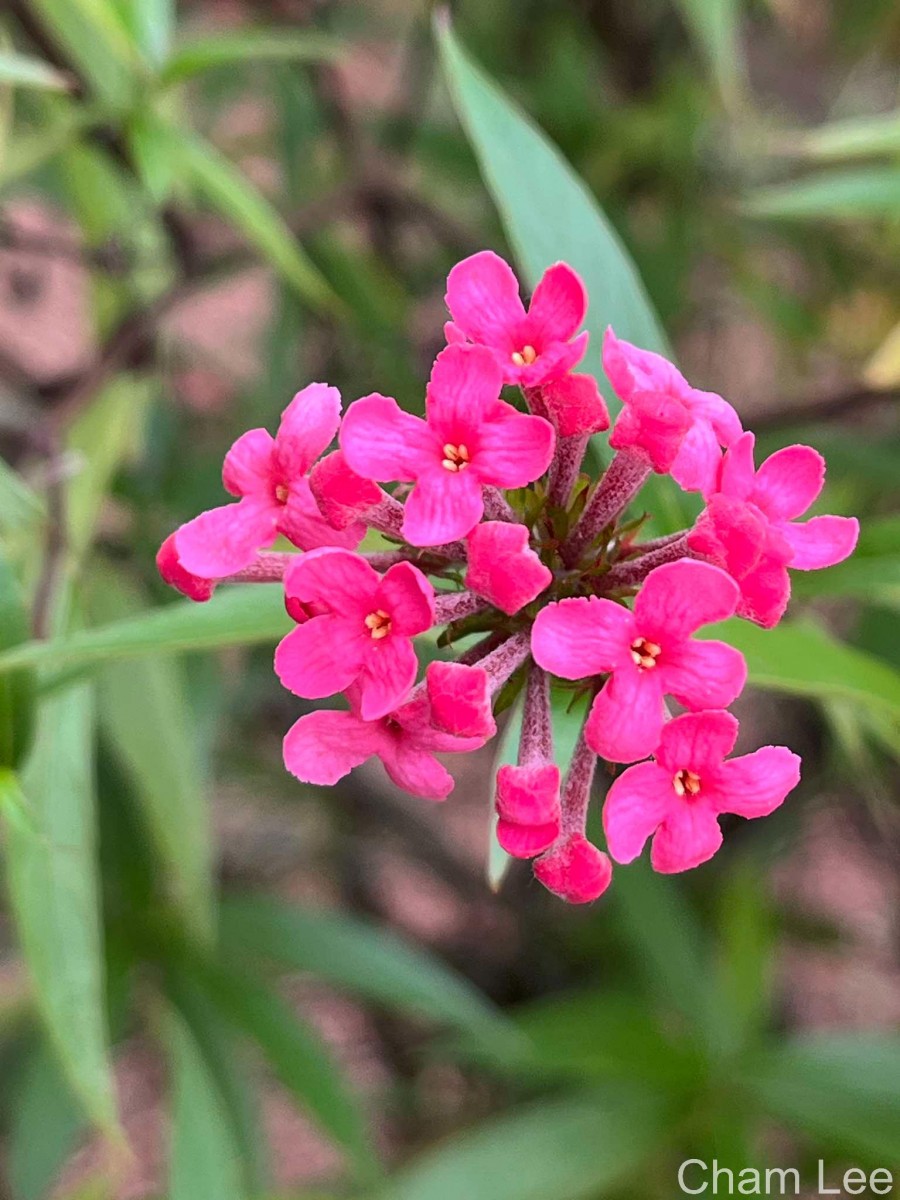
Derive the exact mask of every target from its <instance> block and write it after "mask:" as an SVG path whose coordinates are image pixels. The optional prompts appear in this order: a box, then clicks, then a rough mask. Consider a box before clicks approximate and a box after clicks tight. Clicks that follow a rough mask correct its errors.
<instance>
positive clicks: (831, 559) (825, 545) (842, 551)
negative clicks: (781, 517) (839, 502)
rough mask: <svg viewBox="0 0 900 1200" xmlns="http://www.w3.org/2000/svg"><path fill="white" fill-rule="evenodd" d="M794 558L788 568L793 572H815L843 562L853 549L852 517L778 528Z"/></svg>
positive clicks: (855, 533)
mask: <svg viewBox="0 0 900 1200" xmlns="http://www.w3.org/2000/svg"><path fill="white" fill-rule="evenodd" d="M778 529H779V531H780V532H781V533H782V534H783V535H784V536H785V537H786V538H787V540H788V542H789V543H790V546H791V548H792V550H793V551H794V556H793V558H792V559H791V561H790V562H789V563H788V566H789V567H791V568H792V569H793V570H796V571H816V570H818V569H819V568H820V567H833V566H834V564H835V563H839V562H843V561H844V559H845V558H848V557H849V556H850V555H851V554H852V553H853V551H854V550H855V549H856V543H857V540H858V538H859V521H857V519H856V518H855V517H812V518H811V519H810V520H809V521H791V522H787V521H786V522H784V523H783V524H779V525H778Z"/></svg>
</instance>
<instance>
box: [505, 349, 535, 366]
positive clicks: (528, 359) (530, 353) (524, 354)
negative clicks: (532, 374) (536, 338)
mask: <svg viewBox="0 0 900 1200" xmlns="http://www.w3.org/2000/svg"><path fill="white" fill-rule="evenodd" d="M537 356H538V355H537V350H535V348H534V346H523V347H522V349H521V350H514V351H513V353H512V355H511V357H512V360H513V362H514V363H515V364H516V366H517V367H530V366H531V364H532V363H533V362H534V361H535V359H536V358H537Z"/></svg>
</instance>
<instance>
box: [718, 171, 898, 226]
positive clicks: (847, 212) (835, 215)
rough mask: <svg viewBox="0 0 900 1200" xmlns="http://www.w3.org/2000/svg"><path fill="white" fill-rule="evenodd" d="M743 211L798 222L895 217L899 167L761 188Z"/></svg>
mask: <svg viewBox="0 0 900 1200" xmlns="http://www.w3.org/2000/svg"><path fill="white" fill-rule="evenodd" d="M742 210H743V212H744V213H746V214H747V215H748V216H751V217H765V218H770V219H776V220H796V221H810V220H813V221H817V220H822V219H824V218H830V219H834V220H845V219H853V218H867V217H894V216H897V214H898V213H900V167H871V168H869V169H867V170H854V171H851V170H847V171H822V172H820V173H819V174H818V175H813V176H811V177H809V178H806V179H798V180H795V181H794V182H792V183H781V184H776V185H774V186H772V187H765V188H759V189H758V190H756V191H755V192H752V193H751V194H750V195H749V196H748V197H747V199H746V200H745V201H744V203H743V205H742Z"/></svg>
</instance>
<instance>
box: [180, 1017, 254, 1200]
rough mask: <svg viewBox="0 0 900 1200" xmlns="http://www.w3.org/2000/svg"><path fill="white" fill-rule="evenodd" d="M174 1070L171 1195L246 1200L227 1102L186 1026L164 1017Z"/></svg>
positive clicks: (196, 1199)
mask: <svg viewBox="0 0 900 1200" xmlns="http://www.w3.org/2000/svg"><path fill="white" fill-rule="evenodd" d="M167 1024H168V1042H169V1057H170V1061H171V1070H172V1092H173V1098H172V1142H171V1151H170V1159H169V1200H244V1198H245V1197H249V1195H250V1193H249V1192H248V1191H247V1190H246V1188H245V1187H244V1185H243V1180H242V1170H241V1163H240V1159H239V1156H238V1155H237V1154H236V1152H235V1144H234V1140H233V1137H232V1130H231V1128H230V1125H229V1122H228V1117H227V1114H226V1110H225V1107H224V1105H223V1102H222V1098H221V1097H220V1095H219V1093H218V1090H217V1088H216V1084H215V1080H214V1079H213V1077H212V1076H211V1075H210V1073H209V1071H208V1070H207V1068H206V1063H205V1061H204V1058H203V1055H202V1054H201V1052H200V1049H199V1047H198V1046H197V1044H196V1043H195V1042H194V1039H193V1037H192V1035H191V1031H190V1029H189V1028H188V1027H187V1026H186V1025H185V1024H184V1023H183V1022H182V1021H181V1020H180V1019H179V1018H177V1017H175V1016H174V1014H173V1015H171V1016H170V1018H169V1020H168V1022H167Z"/></svg>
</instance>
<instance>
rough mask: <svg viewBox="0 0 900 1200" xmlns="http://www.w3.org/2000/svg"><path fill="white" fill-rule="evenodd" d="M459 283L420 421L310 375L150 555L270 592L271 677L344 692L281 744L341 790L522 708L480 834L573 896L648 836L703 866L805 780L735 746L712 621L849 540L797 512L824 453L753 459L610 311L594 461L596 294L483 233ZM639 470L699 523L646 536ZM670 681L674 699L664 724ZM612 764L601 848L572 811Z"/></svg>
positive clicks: (832, 557)
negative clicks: (576, 709)
mask: <svg viewBox="0 0 900 1200" xmlns="http://www.w3.org/2000/svg"><path fill="white" fill-rule="evenodd" d="M447 305H448V308H449V310H450V316H451V320H450V321H449V322H448V323H447V325H446V326H445V336H446V338H447V341H448V343H449V344H448V346H447V347H446V348H445V349H443V350H442V351H441V352H440V354H438V356H437V359H436V360H435V362H434V365H433V368H432V372H431V378H430V380H429V382H428V385H427V388H426V394H425V416H424V418H423V417H420V416H414V415H412V414H411V413H407V412H404V411H403V410H402V409H401V408H400V406H399V405H398V404H397V402H396V401H395V400H393V399H391V398H390V397H388V396H383V395H381V394H379V393H377V392H373V393H372V394H370V395H368V396H364V397H363V398H362V399H361V400H357V401H356V402H355V403H353V404H351V405H349V406H348V409H347V411H346V412H345V413H344V415H343V417H342V415H341V400H340V395H339V393H338V391H337V389H335V388H333V387H330V386H328V385H327V384H324V383H313V384H310V385H309V386H308V387H306V388H304V389H303V390H302V391H300V392H298V394H297V395H296V396H295V397H294V399H293V400H292V402H291V403H290V404H289V405H288V407H287V408H286V409H285V411H284V413H283V415H282V419H281V424H280V425H279V428H278V431H277V433H276V434H275V436H274V437H273V436H272V435H271V434H269V433H268V432H267V431H266V430H265V429H253V430H250V431H249V432H248V433H245V434H244V435H243V436H242V437H240V438H238V440H237V441H236V442H235V444H234V445H233V446H232V448H231V450H230V451H229V452H228V454H227V456H226V458H225V463H224V468H223V475H222V477H223V482H224V484H225V487H226V489H227V490H228V491H229V492H230V493H231V494H232V495H233V496H234V497H236V498H237V502H236V503H232V504H228V505H226V506H224V507H221V508H216V509H212V510H210V511H208V512H205V513H201V514H200V516H198V517H196V518H194V520H192V521H189V522H187V524H185V525H182V526H181V527H180V528H179V529H177V530H176V531H175V533H173V534H171V535H170V536H169V537H168V538H166V540H165V541H164V542H163V545H162V546H161V547H160V550H159V554H158V555H157V566H158V569H159V572H160V575H161V576H162V578H163V579H164V580H165V581H166V582H167V583H169V584H170V585H171V586H172V587H173V588H175V589H176V590H178V591H180V592H181V593H182V594H183V595H184V596H186V597H187V598H188V600H189V601H197V602H212V603H215V602H216V601H215V598H214V597H213V592H214V591H215V590H216V589H217V587H218V586H221V585H225V584H231V583H241V584H248V583H266V584H268V585H269V586H270V587H278V588H280V589H281V592H282V594H283V596H284V604H285V608H286V610H287V613H288V614H289V616H290V617H291V618H292V619H293V621H294V623H295V628H294V629H293V630H292V631H291V632H290V633H288V634H287V636H285V637H284V638H283V639H282V641H281V642H280V644H279V645H278V647H277V650H276V652H275V670H276V673H277V675H278V677H279V679H280V681H281V682H282V684H283V685H284V686H285V687H286V688H287V689H288V690H289V691H291V692H293V693H294V694H295V695H297V696H299V697H301V698H303V699H304V700H306V701H317V700H324V699H326V698H328V697H337V698H338V699H337V701H336V703H337V704H338V705H341V707H339V708H335V707H331V706H330V705H329V707H328V708H327V709H324V710H317V711H307V712H306V713H305V714H304V715H301V716H299V718H298V720H297V721H296V722H295V723H294V725H293V726H292V727H291V728H290V729H289V730H288V732H287V734H286V736H285V738H284V762H285V766H286V768H287V770H288V771H289V772H291V773H292V774H293V775H295V776H296V777H297V779H299V780H301V781H302V782H304V783H307V784H313V785H317V786H321V787H329V786H332V785H334V784H336V783H338V782H339V781H340V780H341V779H343V778H344V777H345V776H346V775H347V774H348V773H349V772H350V771H352V770H353V769H355V768H357V767H360V766H362V764H363V763H366V762H367V761H369V760H373V761H375V762H380V764H381V768H377V769H382V768H383V770H384V771H385V772H386V774H387V776H388V777H389V779H390V780H391V781H392V783H393V784H394V785H396V786H397V787H399V788H401V789H402V790H404V791H406V792H408V793H410V794H411V795H414V796H419V797H422V798H425V799H430V800H442V799H444V798H445V797H447V796H448V795H449V794H450V792H451V791H452V790H453V784H454V780H453V776H452V775H451V774H450V772H449V771H448V770H447V767H446V766H445V765H444V763H443V762H442V761H441V759H440V756H442V755H444V754H464V753H470V752H472V751H475V750H478V749H479V748H480V747H482V746H484V745H485V743H486V742H487V741H488V740H489V739H490V738H492V737H493V736H494V735H495V734H496V732H497V729H498V723H499V725H500V727H501V729H509V728H513V729H514V728H516V726H515V725H513V726H512V727H510V726H509V725H508V724H507V722H509V721H513V720H516V721H518V720H519V716H518V713H516V714H514V715H503V716H501V714H505V710H507V709H509V708H511V707H513V708H514V707H516V706H521V729H520V731H519V733H518V735H517V736H518V743H517V748H516V743H514V744H513V747H512V750H513V752H512V753H510V754H509V755H508V756H506V761H505V763H503V764H502V765H501V766H499V767H498V768H497V770H496V772H495V777H494V782H493V803H494V808H495V813H496V837H497V839H498V841H499V843H500V845H501V847H502V848H503V849H504V850H505V851H506V852H507V853H508V854H509V855H511V856H512V857H513V858H518V859H525V860H532V866H531V869H532V870H533V873H534V877H535V879H536V880H537V881H538V882H539V883H541V884H542V885H543V886H544V887H545V888H546V889H547V890H548V891H550V892H551V893H553V894H554V895H556V896H558V897H560V898H561V899H563V900H565V901H567V902H568V903H571V904H587V903H590V902H593V901H595V900H597V899H598V898H599V897H601V896H602V895H603V894H604V893H605V892H606V890H607V889H608V888H609V887H610V885H611V882H612V879H613V866H612V861H611V859H613V860H615V861H616V862H617V863H619V864H621V865H622V866H623V867H627V864H628V863H630V862H632V861H633V860H634V859H635V858H637V857H638V856H639V855H640V854H641V853H642V851H643V849H644V846H645V845H646V843H647V841H648V840H651V839H652V846H651V851H650V861H651V864H652V866H653V867H654V868H655V869H656V870H657V871H660V872H663V873H671V872H676V871H684V870H688V869H691V868H694V867H697V866H699V865H700V864H701V863H703V862H705V861H706V860H707V859H709V858H710V857H712V855H713V854H715V852H716V851H717V850H718V849H719V847H720V845H721V844H722V831H721V828H720V825H719V817H720V816H721V815H723V814H726V813H727V814H735V815H738V816H742V817H748V818H750V817H762V816H766V815H768V814H769V813H770V812H772V811H773V810H774V809H775V808H777V807H778V806H779V805H780V804H782V803H783V801H784V799H785V797H786V796H787V795H788V794H789V793H790V792H791V790H792V789H793V788H794V787H795V786H796V785H797V782H798V780H799V778H800V760H799V758H798V757H797V755H795V754H793V753H792V752H791V751H790V750H789V749H787V748H786V747H784V746H764V747H762V748H761V749H758V750H755V751H752V752H751V753H748V754H744V755H740V756H737V757H728V756H729V755H730V754H731V752H732V750H733V749H734V745H735V741H736V738H737V733H738V724H737V721H736V720H735V718H734V717H733V716H731V715H730V713H728V712H726V711H725V709H727V707H728V706H729V705H730V704H732V703H733V701H734V700H736V699H737V697H738V695H739V694H740V692H741V690H742V689H743V686H744V684H745V681H746V677H747V668H746V664H745V662H744V659H743V657H742V655H741V654H740V653H739V652H738V651H737V650H736V649H735V648H734V647H733V646H731V645H729V644H728V642H727V641H722V640H717V639H716V638H715V637H712V638H710V637H709V636H708V634H709V632H710V631H708V630H707V628H706V627H707V626H710V625H713V624H715V623H717V622H720V621H724V620H727V619H728V618H732V617H735V616H737V617H743V618H745V619H748V620H751V621H755V622H756V623H758V624H760V625H763V626H767V627H769V626H772V625H774V624H776V623H777V622H778V621H779V620H780V619H781V617H782V616H783V614H784V612H785V610H786V608H787V605H788V601H789V598H790V579H789V574H788V572H789V570H791V569H796V570H814V569H818V568H822V567H827V566H830V565H832V564H834V563H837V562H840V561H842V560H843V559H845V558H846V557H847V556H848V555H849V554H850V553H852V551H853V549H854V547H855V545H856V539H857V536H858V529H859V527H858V523H857V521H856V520H855V519H854V518H852V517H842V516H818V515H817V516H813V517H812V518H810V519H807V520H799V519H798V518H800V517H802V516H803V515H804V514H805V513H806V511H807V509H808V508H809V506H810V505H811V504H813V503H814V502H815V501H816V500H817V498H818V496H819V493H820V491H821V489H822V485H823V482H824V475H825V464H824V460H823V459H822V457H821V455H820V454H818V453H817V452H816V451H815V450H813V449H812V448H811V447H808V446H789V447H787V448H786V449H784V450H779V451H777V452H776V453H775V454H773V455H771V457H769V458H768V459H766V460H765V462H763V463H762V465H761V466H760V467H758V468H757V467H756V466H755V464H754V457H753V450H754V438H753V434H752V433H747V432H744V431H743V429H742V427H741V422H740V419H739V417H738V415H737V413H736V412H735V410H734V409H733V408H732V407H731V405H730V404H729V403H728V402H727V401H726V400H724V399H723V398H722V397H721V396H719V395H717V394H715V393H714V392H707V391H702V390H700V389H698V388H695V387H693V386H692V385H691V384H689V383H688V382H687V380H686V379H685V378H684V376H683V375H682V374H681V372H680V371H678V369H677V368H676V367H675V366H674V365H673V364H672V363H670V362H669V361H668V360H667V359H665V358H664V357H662V356H661V355H659V354H657V353H654V352H651V351H649V350H643V349H641V348H639V347H637V346H634V345H632V344H631V343H629V342H627V341H624V340H622V339H620V338H618V337H617V336H616V335H615V333H613V331H612V330H611V329H608V330H606V332H605V335H604V340H603V364H604V369H605V371H606V375H607V377H608V382H609V384H610V385H611V388H612V391H613V392H614V393H615V394H616V395H617V396H618V398H619V400H620V401H621V409H620V411H619V414H618V416H617V418H616V421H615V424H614V427H613V429H612V431H611V433H610V436H609V445H610V447H611V449H612V450H613V451H614V453H613V454H612V456H611V459H609V456H607V459H608V461H609V465H608V466H607V468H606V470H605V471H602V472H600V473H599V477H597V478H591V477H590V473H585V463H586V462H592V461H596V460H595V458H594V456H593V455H591V456H588V457H587V458H585V453H586V450H587V446H588V442H589V439H590V438H591V437H592V436H595V435H596V434H598V433H601V432H602V431H604V430H606V429H608V428H609V414H608V412H607V409H606V405H605V402H604V400H603V397H602V395H601V392H600V388H599V386H598V381H597V380H596V379H594V378H593V377H592V376H590V375H585V374H579V373H576V371H575V367H576V366H577V365H578V363H579V362H580V360H581V358H582V356H583V354H584V351H585V348H586V345H587V338H588V333H587V331H586V330H584V329H583V326H584V323H585V319H586V314H587V294H586V292H585V289H584V285H583V283H582V281H581V280H580V278H579V277H578V275H577V274H576V272H575V271H573V270H572V268H571V267H569V266H568V265H567V264H565V263H557V264H555V265H554V266H551V267H549V268H548V269H547V270H546V271H545V272H544V274H543V276H542V277H541V279H540V280H539V281H538V283H537V286H536V288H535V291H534V294H533V296H532V298H531V302H530V304H529V305H527V306H526V304H525V303H523V301H522V299H521V296H520V288H519V282H518V280H517V279H516V277H515V275H514V273H513V271H512V270H511V268H510V267H509V266H508V265H507V264H506V263H505V262H504V261H503V259H501V258H499V257H498V256H497V255H496V254H494V253H492V252H491V251H483V252H482V253H479V254H475V255H472V256H471V257H470V258H468V259H466V260H464V261H463V262H461V263H460V264H458V265H457V266H456V267H454V269H453V270H452V271H451V273H450V277H449V279H448V283H447ZM594 332H596V331H594ZM504 389H506V390H504ZM512 389H515V390H516V391H515V394H514V393H513V391H512ZM607 394H608V393H607ZM600 457H602V455H601V456H600ZM654 472H655V473H656V474H658V475H667V476H669V477H670V479H671V480H672V484H671V485H670V486H673V487H681V488H682V489H684V490H686V491H692V492H700V493H701V494H702V496H703V500H704V502H705V508H704V509H703V511H702V512H701V514H700V516H699V517H698V518H697V520H696V522H695V523H694V524H693V526H692V527H691V528H689V529H683V530H680V531H677V532H671V533H666V532H665V526H664V527H663V530H659V529H657V530H655V531H651V532H650V534H649V535H648V534H647V533H646V532H645V526H646V523H647V521H648V519H649V516H648V514H647V513H646V511H645V510H644V509H643V507H642V501H641V499H640V493H641V489H642V487H643V486H644V484H645V483H646V481H647V479H648V477H649V476H650V475H651V474H652V473H654ZM385 485H387V486H385ZM660 535H661V536H660ZM364 537H366V543H365V552H362V548H361V546H360V543H361V542H362V539H363V538H364ZM278 538H283V539H286V541H287V542H288V543H292V545H293V547H295V549H294V550H291V549H290V547H287V548H285V546H284V543H283V542H282V544H281V546H275V547H274V548H273V543H275V542H276V540H277V539H278ZM728 628H729V627H728V626H727V625H726V626H725V627H724V630H725V634H724V636H725V637H727V630H728ZM417 646H418V647H421V649H422V654H421V655H420V654H419V653H417ZM670 699H671V701H674V702H676V703H677V704H678V705H680V706H681V707H682V708H683V709H686V710H687V711H686V712H684V713H683V715H681V716H676V717H674V718H672V717H671V715H670V712H669V708H668V703H669V700H670ZM579 703H580V705H581V706H582V708H583V710H584V711H586V716H585V718H584V719H583V722H582V724H581V728H580V731H579V733H578V738H577V741H576V745H575V750H574V752H573V754H572V756H571V760H570V761H569V762H568V763H566V762H560V761H558V757H559V756H558V754H555V753H554V747H553V736H552V733H553V718H554V714H555V715H556V718H557V720H562V719H565V720H566V721H569V722H571V719H572V718H571V715H570V712H571V709H572V707H573V706H574V705H576V704H579ZM639 760H644V761H639ZM619 764H634V765H628V766H624V767H622V766H620V765H619ZM487 769H488V767H487V763H486V764H485V770H487ZM610 778H612V782H611V783H609V784H608V786H607V788H606V799H605V803H604V806H603V830H604V834H605V839H606V841H605V848H604V846H603V844H602V843H601V844H600V845H597V844H595V838H594V833H593V829H594V822H593V821H589V818H590V815H591V812H592V808H593V807H594V806H595V804H596V800H597V797H596V792H597V791H598V790H599V789H598V788H597V787H596V786H595V784H596V783H597V781H608V780H609V779H610ZM485 790H487V789H485ZM607 851H608V853H607Z"/></svg>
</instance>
